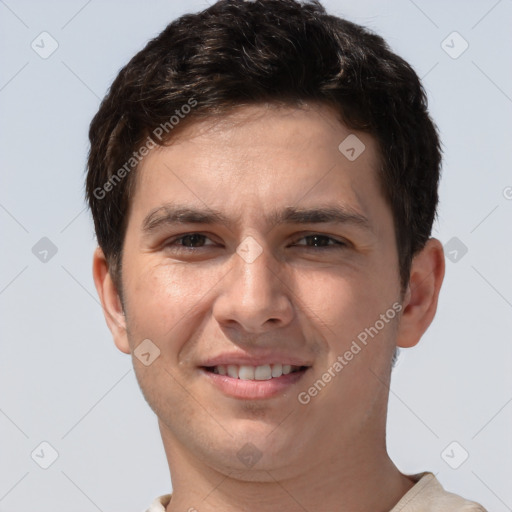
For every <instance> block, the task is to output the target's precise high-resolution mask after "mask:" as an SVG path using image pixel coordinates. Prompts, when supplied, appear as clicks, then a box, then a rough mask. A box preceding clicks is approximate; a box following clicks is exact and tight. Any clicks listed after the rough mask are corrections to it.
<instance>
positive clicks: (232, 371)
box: [228, 364, 238, 379]
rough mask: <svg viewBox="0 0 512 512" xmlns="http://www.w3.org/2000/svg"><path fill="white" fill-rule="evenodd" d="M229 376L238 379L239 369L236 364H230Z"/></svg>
mask: <svg viewBox="0 0 512 512" xmlns="http://www.w3.org/2000/svg"><path fill="white" fill-rule="evenodd" d="M228 375H229V376H230V377H232V378H233V379H238V367H237V366H235V365H234V364H228Z"/></svg>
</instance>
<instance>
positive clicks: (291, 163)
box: [134, 105, 379, 213]
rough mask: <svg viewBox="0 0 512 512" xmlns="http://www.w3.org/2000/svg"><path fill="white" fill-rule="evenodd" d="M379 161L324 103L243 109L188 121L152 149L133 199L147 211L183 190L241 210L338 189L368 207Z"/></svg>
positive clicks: (365, 140) (364, 138) (368, 142)
mask: <svg viewBox="0 0 512 512" xmlns="http://www.w3.org/2000/svg"><path fill="white" fill-rule="evenodd" d="M378 164H379V162H378V152H377V148H376V142H375V141H374V139H373V137H371V136H370V135H368V134H365V133H360V132H357V133H356V132H354V131H353V130H351V129H350V128H348V127H347V126H345V125H344V124H343V123H342V122H341V121H340V120H339V118H338V116H337V113H336V112H335V111H334V110H333V109H331V108H329V107H327V106H324V105H309V106H305V107H304V108H293V107H282V106H279V107H278V106H275V105H253V106H248V107H240V108H238V109H236V110H234V111H233V112H231V113H229V114H227V115H224V116H218V117H215V118H211V119H206V120H202V121H198V122H191V123H190V124H187V125H186V126H185V128H183V129H182V130H180V131H178V132H177V134H176V136H175V137H173V138H172V139H171V140H170V141H169V143H168V145H166V146H164V147H158V148H156V149H153V150H152V151H151V152H150V154H149V155H148V156H147V157H145V159H144V160H143V161H142V162H141V164H140V165H139V168H138V171H137V177H136V180H137V182H136V187H135V195H134V203H135V204H136V205H137V206H140V207H141V208H143V209H146V210H147V209H149V208H154V207H155V206H157V205H158V203H159V202H160V203H164V202H166V201H167V200H168V199H169V198H173V197H178V196H179V197H180V198H183V197H186V198H187V200H188V201H194V202H196V204H198V205H199V204H201V203H203V206H205V205H206V206H210V207H212V208H215V209H222V207H226V206H228V204H229V205H231V206H233V207H234V208H238V210H239V212H240V213H242V210H243V211H248V210H250V209H251V206H252V207H256V208H262V209H268V208H269V207H270V206H274V204H273V203H274V202H275V200H276V199H277V198H279V199H280V200H282V201H284V202H288V203H296V202H297V201H300V202H302V203H304V202H306V203H307V201H309V200H311V201H316V202H318V200H319V199H320V198H322V197H324V198H329V197H331V198H332V196H333V194H337V195H338V196H339V197H340V198H343V200H344V201H346V202H348V203H350V204H349V206H351V207H354V208H357V207H360V208H362V209H364V208H366V206H367V203H369V202H371V201H372V200H374V199H375V197H374V195H375V192H376V190H377V189H378V188H379V187H378V185H377V168H378ZM365 196H368V197H365Z"/></svg>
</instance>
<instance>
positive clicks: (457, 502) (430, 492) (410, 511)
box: [391, 473, 487, 512]
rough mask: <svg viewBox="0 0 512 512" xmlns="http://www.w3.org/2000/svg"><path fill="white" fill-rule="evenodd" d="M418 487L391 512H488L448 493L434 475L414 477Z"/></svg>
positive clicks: (471, 502)
mask: <svg viewBox="0 0 512 512" xmlns="http://www.w3.org/2000/svg"><path fill="white" fill-rule="evenodd" d="M413 478H415V479H417V483H416V485H414V487H413V488H412V489H410V490H409V491H408V492H407V493H406V494H405V495H404V496H403V497H402V499H401V500H400V501H399V502H398V503H397V504H396V505H395V506H394V507H393V509H392V510H391V512H420V511H421V512H455V511H456V512H487V511H486V510H485V508H483V507H482V505H479V504H478V503H475V502H474V501H468V500H466V499H464V498H462V497H461V496H459V495H457V494H453V493H451V492H447V491H445V490H444V489H443V487H442V485H441V484H440V483H439V481H438V480H437V479H436V477H435V476H434V475H433V474H432V473H422V474H421V475H416V476H415V477H413Z"/></svg>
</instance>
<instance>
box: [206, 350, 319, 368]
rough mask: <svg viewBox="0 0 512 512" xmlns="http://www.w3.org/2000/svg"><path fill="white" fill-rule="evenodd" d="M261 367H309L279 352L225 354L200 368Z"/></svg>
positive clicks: (215, 357)
mask: <svg viewBox="0 0 512 512" xmlns="http://www.w3.org/2000/svg"><path fill="white" fill-rule="evenodd" d="M230 364H232V365H237V366H240V365H247V366H263V365H266V364H289V365H292V366H311V363H309V362H307V361H306V360H305V359H301V358H299V357H296V356H291V355H287V354H284V353H279V352H275V351H274V352H269V353H266V354H265V355H249V354H246V353H244V352H230V353H229V352H225V353H223V354H219V355H217V356H214V357H210V358H208V359H206V360H205V361H203V363H202V364H201V365H200V366H206V367H213V366H221V365H222V366H226V365H230Z"/></svg>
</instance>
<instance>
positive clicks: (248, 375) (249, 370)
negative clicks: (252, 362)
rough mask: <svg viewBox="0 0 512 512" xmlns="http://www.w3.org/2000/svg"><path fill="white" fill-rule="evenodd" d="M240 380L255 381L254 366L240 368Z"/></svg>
mask: <svg viewBox="0 0 512 512" xmlns="http://www.w3.org/2000/svg"><path fill="white" fill-rule="evenodd" d="M238 378H239V379H242V380H254V366H245V365H242V366H240V369H239V370H238Z"/></svg>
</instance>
